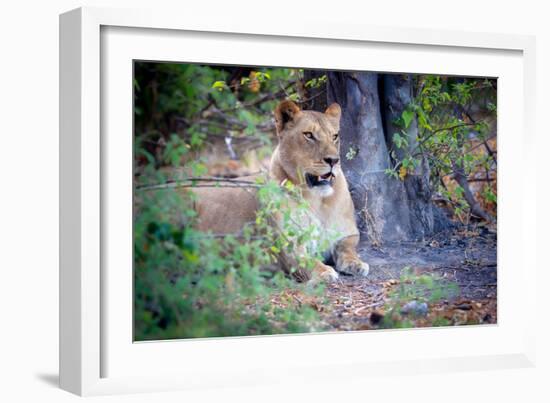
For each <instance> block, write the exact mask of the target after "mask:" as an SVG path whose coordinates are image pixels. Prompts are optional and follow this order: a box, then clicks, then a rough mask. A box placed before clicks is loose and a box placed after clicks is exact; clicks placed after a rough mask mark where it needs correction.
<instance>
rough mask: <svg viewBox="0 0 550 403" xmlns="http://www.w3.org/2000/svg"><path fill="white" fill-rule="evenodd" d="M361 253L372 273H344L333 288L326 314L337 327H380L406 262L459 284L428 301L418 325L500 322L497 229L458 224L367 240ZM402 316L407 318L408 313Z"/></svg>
mask: <svg viewBox="0 0 550 403" xmlns="http://www.w3.org/2000/svg"><path fill="white" fill-rule="evenodd" d="M359 253H360V255H361V257H362V258H363V259H364V260H365V261H366V262H368V263H369V264H370V267H371V271H370V274H369V276H368V277H367V278H364V279H360V278H356V277H350V276H340V280H339V281H338V282H337V283H335V284H332V285H330V286H328V288H327V295H328V299H329V301H330V303H329V304H328V308H323V309H322V310H321V314H322V317H323V319H324V320H325V321H326V322H327V323H328V324H329V325H330V327H332V328H333V329H334V330H366V329H372V328H378V327H379V326H380V325H381V323H382V319H383V318H384V315H387V312H385V310H387V308H388V303H391V301H390V299H391V295H392V290H395V288H396V287H398V286H399V284H400V282H401V280H402V278H401V275H402V274H403V270H404V269H405V267H408V268H409V269H408V270H409V271H412V272H413V273H414V274H415V275H423V274H429V275H432V276H434V278H437V279H438V281H439V282H440V283H446V284H450V283H452V284H455V285H456V287H455V289H456V291H455V292H454V293H453V294H452V295H447V296H444V297H443V298H442V299H440V300H438V301H434V302H433V303H428V304H427V311H426V312H422V314H420V315H415V318H414V320H413V321H412V325H413V326H433V325H434V324H435V323H439V325H460V324H490V323H496V321H497V309H496V307H497V248H496V232H495V231H493V230H489V229H487V228H485V227H479V228H474V229H470V230H464V229H463V230H460V231H459V230H452V231H448V232H444V233H440V234H438V235H437V236H436V237H434V238H432V239H429V240H426V241H424V242H417V243H414V242H411V243H400V244H399V245H386V246H384V247H383V248H373V247H371V246H369V245H368V244H367V243H366V242H363V243H362V244H360V246H359ZM325 307H326V305H325ZM399 316H400V318H399V319H401V320H402V319H404V317H405V316H406V315H401V314H399ZM409 316H410V315H409ZM438 319H439V322H437V320H438ZM441 319H444V321H441Z"/></svg>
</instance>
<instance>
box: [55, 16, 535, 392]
mask: <svg viewBox="0 0 550 403" xmlns="http://www.w3.org/2000/svg"><path fill="white" fill-rule="evenodd" d="M60 46H61V55H60V97H61V101H60V110H61V117H60V127H61V133H60V137H61V139H60V184H61V190H60V203H61V206H60V216H61V218H60V234H61V235H60V237H61V238H60V243H61V252H60V253H61V256H60V260H61V263H60V383H61V387H62V388H64V389H66V390H69V391H71V392H74V393H77V394H80V395H95V394H111V393H129V392H132V393H134V392H139V391H158V390H170V389H186V388H209V387H216V386H225V385H240V386H246V385H257V384H262V383H270V382H274V381H275V380H276V381H277V382H292V380H293V379H297V378H299V379H302V380H304V379H306V380H307V379H310V380H317V381H318V380H322V379H326V380H327V381H328V380H330V379H333V378H334V377H340V378H342V379H345V374H346V373H349V372H350V371H353V373H354V374H355V376H365V377H367V376H369V375H370V374H373V373H375V372H374V371H376V373H377V374H380V373H387V374H399V373H408V372H416V373H417V372H418V371H428V372H436V371H453V370H476V369H482V368H485V369H491V368H503V367H509V368H511V367H526V366H531V365H533V362H534V361H533V360H534V343H533V339H534V334H533V328H532V327H531V324H532V323H533V322H531V321H530V320H529V318H526V316H529V315H530V313H529V312H534V309H533V310H531V309H526V306H529V307H530V306H533V305H534V301H535V295H534V287H535V286H534V284H533V283H532V282H531V281H529V278H532V277H534V276H535V274H534V273H535V270H536V267H535V263H534V260H533V259H534V255H535V254H534V253H533V251H532V249H533V248H534V243H530V242H528V241H527V237H526V234H529V233H534V227H535V216H534V208H533V204H534V200H532V199H530V198H528V197H527V192H523V191H518V189H517V184H518V183H519V184H521V186H523V187H525V189H527V188H534V186H535V184H533V183H532V182H533V181H534V179H533V178H531V177H530V176H528V175H523V173H522V170H518V169H513V167H514V166H517V164H518V163H519V164H521V163H522V162H523V161H528V160H529V159H530V158H531V155H532V152H533V146H534V143H533V141H532V138H533V133H532V127H531V124H532V123H531V122H532V121H533V108H532V105H531V104H532V102H533V94H534V86H535V76H534V61H533V60H534V53H533V52H534V40H533V39H532V38H531V37H526V36H510V35H499V34H474V33H464V32H451V31H441V32H439V31H438V32H433V31H422V30H412V29H405V28H395V29H393V28H392V29H386V28H374V27H368V26H356V25H353V24H337V23H332V24H328V25H327V24H326V23H318V22H316V21H314V20H313V19H312V20H310V21H308V20H306V21H303V24H301V25H300V26H299V27H296V28H293V30H292V31H287V30H284V29H282V28H281V27H280V26H278V25H277V24H275V23H267V24H266V23H265V21H262V23H261V24H259V23H258V22H255V21H226V20H216V19H207V18H204V19H202V18H191V16H187V17H186V18H184V19H182V18H181V15H180V16H176V15H175V14H174V13H169V12H159V11H150V10H148V11H140V10H108V9H96V8H84V9H78V10H74V11H70V12H68V13H66V14H63V15H61V17H60ZM518 158H519V160H518ZM518 294H520V295H521V296H522V301H523V303H522V304H521V306H520V305H519V304H517V303H515V302H514V301H517V295H518ZM514 295H515V297H513V296H514ZM517 317H523V318H526V319H525V320H522V321H517V320H515V319H514V318H517ZM465 338H467V339H475V340H476V343H464V342H463V340H464V339H465Z"/></svg>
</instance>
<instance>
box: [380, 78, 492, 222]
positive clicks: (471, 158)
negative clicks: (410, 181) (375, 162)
mask: <svg viewBox="0 0 550 403" xmlns="http://www.w3.org/2000/svg"><path fill="white" fill-rule="evenodd" d="M413 87H414V90H415V96H414V97H413V100H412V102H411V104H410V105H408V106H407V108H406V109H405V110H404V111H403V112H402V113H401V115H400V116H399V118H398V119H396V121H394V124H395V126H396V127H398V128H399V129H400V130H399V132H396V133H394V134H393V136H392V143H393V146H394V151H392V154H391V155H392V157H393V160H394V162H395V164H394V166H393V167H392V168H391V169H389V170H387V171H386V172H387V174H388V175H391V176H393V177H395V178H401V179H404V178H405V177H406V176H407V175H409V174H413V173H415V170H416V169H417V168H418V167H419V166H420V163H421V161H422V160H425V161H426V162H427V164H428V165H429V167H430V172H431V185H432V188H433V189H434V190H436V191H437V193H439V194H440V195H442V196H443V197H444V198H446V199H447V200H448V201H449V202H450V203H451V204H452V205H453V206H454V207H455V212H456V213H457V215H461V214H463V213H464V212H466V210H467V209H468V203H466V201H465V199H464V189H462V188H461V187H460V186H457V185H456V184H451V186H448V184H449V180H452V179H453V178H454V177H455V176H456V175H457V174H462V175H464V176H466V177H469V176H470V175H473V174H480V173H483V174H484V175H485V177H486V178H494V177H495V176H496V175H494V172H493V171H494V170H495V169H496V166H494V164H493V158H492V156H491V155H489V154H488V153H486V152H480V151H483V150H484V149H483V148H481V147H482V146H486V145H487V143H486V142H487V141H488V140H490V135H491V131H490V125H489V122H490V121H491V120H494V119H495V118H496V86H495V82H494V81H491V80H488V79H476V78H452V77H443V76H434V75H420V76H415V78H414V85H413ZM474 112H475V113H474ZM473 115H476V116H481V117H478V118H476V119H474V118H473ZM415 117H416V121H417V125H418V136H417V137H416V138H413V139H411V138H410V134H409V132H408V131H407V130H408V128H409V127H410V125H411V123H412V121H413V119H414V118H415ZM491 175H492V176H491ZM489 180H494V179H489ZM482 196H483V197H484V198H485V200H486V202H487V203H494V204H496V194H495V191H494V189H492V188H491V187H488V186H487V187H486V190H485V191H484V192H482Z"/></svg>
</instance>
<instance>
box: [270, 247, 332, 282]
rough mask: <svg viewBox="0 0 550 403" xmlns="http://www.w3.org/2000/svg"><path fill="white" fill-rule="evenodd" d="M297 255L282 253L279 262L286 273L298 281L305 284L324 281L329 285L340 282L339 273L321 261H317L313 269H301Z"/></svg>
mask: <svg viewBox="0 0 550 403" xmlns="http://www.w3.org/2000/svg"><path fill="white" fill-rule="evenodd" d="M296 256H297V255H293V254H289V253H286V252H281V253H279V255H278V261H279V264H280V265H281V268H282V269H283V271H284V272H285V273H287V274H288V275H290V276H292V277H293V278H294V279H295V280H296V281H299V282H301V283H305V282H307V281H310V280H312V281H314V282H318V281H323V282H327V283H331V282H334V281H336V280H338V273H337V272H336V270H334V269H333V268H332V267H330V266H327V265H326V264H324V263H322V262H321V261H320V260H316V261H315V263H314V266H313V269H311V270H307V269H303V268H300V267H299V264H298V258H297V257H296Z"/></svg>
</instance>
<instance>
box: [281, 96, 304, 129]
mask: <svg viewBox="0 0 550 403" xmlns="http://www.w3.org/2000/svg"><path fill="white" fill-rule="evenodd" d="M301 113H302V111H301V110H300V107H299V106H298V105H296V104H295V103H294V102H292V101H291V100H288V99H287V100H285V101H282V102H281V103H280V104H279V105H277V107H276V108H275V126H276V127H277V134H279V135H280V134H281V132H282V131H283V130H284V129H285V127H286V126H287V125H288V124H289V123H294V122H295V120H296V118H297V117H299V116H300V115H301Z"/></svg>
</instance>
